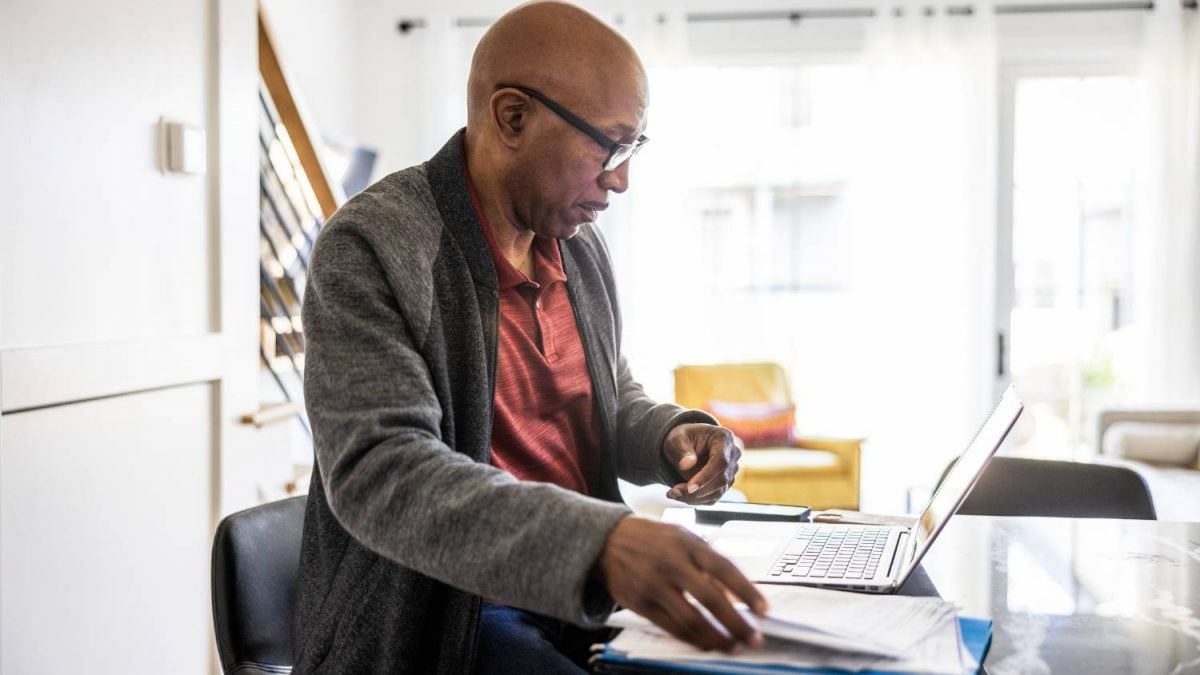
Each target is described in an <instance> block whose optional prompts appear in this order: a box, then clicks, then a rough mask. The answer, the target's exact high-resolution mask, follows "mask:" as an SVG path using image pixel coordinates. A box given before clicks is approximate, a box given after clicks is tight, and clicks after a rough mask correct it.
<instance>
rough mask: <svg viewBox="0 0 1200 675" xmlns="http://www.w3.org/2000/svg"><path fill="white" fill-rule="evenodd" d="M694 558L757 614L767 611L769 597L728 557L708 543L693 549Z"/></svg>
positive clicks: (702, 567) (699, 565)
mask: <svg viewBox="0 0 1200 675" xmlns="http://www.w3.org/2000/svg"><path fill="white" fill-rule="evenodd" d="M692 560H693V562H694V563H695V565H696V566H697V567H699V568H700V569H702V570H704V571H705V572H708V574H709V575H711V576H712V577H713V578H715V579H716V580H717V581H719V582H720V583H721V584H722V585H723V586H725V587H726V588H728V589H729V590H730V591H731V592H732V593H733V594H734V595H735V596H737V597H738V598H741V600H742V602H744V603H746V605H748V606H749V607H750V609H751V611H753V612H754V613H755V614H758V615H763V614H765V613H766V612H767V599H766V598H764V597H763V596H762V593H759V592H758V589H757V588H755V587H754V584H752V583H750V580H749V579H747V578H746V575H744V574H742V573H741V571H740V570H739V569H738V568H737V567H734V565H733V563H731V562H729V559H728V558H725V557H724V556H722V555H720V554H718V553H717V552H716V551H714V550H713V549H712V548H710V547H709V546H708V544H702V545H701V546H698V547H696V548H695V549H693V553H692Z"/></svg>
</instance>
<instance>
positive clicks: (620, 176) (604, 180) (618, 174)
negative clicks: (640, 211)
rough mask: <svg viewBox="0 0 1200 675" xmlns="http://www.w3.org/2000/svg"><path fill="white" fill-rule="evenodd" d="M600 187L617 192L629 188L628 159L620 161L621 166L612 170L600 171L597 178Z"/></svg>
mask: <svg viewBox="0 0 1200 675" xmlns="http://www.w3.org/2000/svg"><path fill="white" fill-rule="evenodd" d="M597 182H598V183H600V187H602V188H604V189H605V190H611V191H613V192H616V193H618V194H620V193H622V192H624V191H625V190H628V189H629V160H625V161H624V162H621V166H618V167H617V168H615V169H613V170H612V171H601V172H600V178H599V179H598V180H597Z"/></svg>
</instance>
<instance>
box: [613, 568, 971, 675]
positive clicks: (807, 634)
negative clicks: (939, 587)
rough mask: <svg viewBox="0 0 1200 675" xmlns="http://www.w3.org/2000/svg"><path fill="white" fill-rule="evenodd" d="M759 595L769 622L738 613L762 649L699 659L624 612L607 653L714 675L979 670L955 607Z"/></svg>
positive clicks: (790, 589) (767, 588)
mask: <svg viewBox="0 0 1200 675" xmlns="http://www.w3.org/2000/svg"><path fill="white" fill-rule="evenodd" d="M759 590H760V592H762V594H763V595H764V596H766V598H767V601H768V603H769V604H770V611H769V612H768V614H767V616H766V617H762V618H760V617H754V616H753V615H751V614H750V613H749V610H746V609H745V608H743V609H742V611H743V613H744V614H745V615H746V616H747V617H750V620H751V622H752V623H754V624H756V625H757V626H758V628H759V630H760V631H761V632H762V634H763V635H764V636H765V637H766V645H765V646H764V647H763V648H761V649H746V650H744V651H742V652H741V653H740V654H738V655H737V656H730V655H728V654H723V653H719V652H711V651H710V652H703V651H700V650H698V649H696V648H694V647H692V646H690V645H688V644H686V643H684V642H681V641H679V640H676V639H675V638H672V637H670V636H669V635H667V634H666V633H665V632H664V631H662V630H661V629H659V628H658V627H656V626H654V625H653V624H651V623H650V622H649V621H647V620H646V619H644V618H643V617H641V616H638V615H637V614H634V613H633V612H630V611H628V610H624V611H621V612H617V613H615V614H613V616H612V619H611V620H610V622H609V623H610V625H612V626H617V627H621V628H625V630H624V631H622V632H621V634H620V635H619V636H618V637H617V638H616V639H615V640H613V642H611V643H609V645H608V649H607V651H606V653H607V654H609V655H612V656H617V657H619V658H621V659H622V660H646V661H658V662H671V663H679V664H684V663H687V664H692V665H695V666H704V667H705V669H706V670H713V671H714V672H717V671H721V670H728V669H734V667H736V671H737V672H754V671H753V668H750V669H747V666H755V665H757V666H763V667H767V666H789V667H793V668H819V669H833V670H845V671H851V672H861V671H869V670H883V671H889V672H922V673H946V674H954V675H957V674H959V673H973V672H975V671H976V670H977V669H978V665H979V664H978V662H977V661H976V660H975V658H974V657H973V656H972V654H971V653H970V652H969V651H968V650H967V649H965V648H964V645H963V640H962V635H961V633H960V630H959V622H958V620H957V615H956V610H955V607H954V606H953V605H951V604H950V603H947V602H945V601H943V600H942V599H940V598H915V597H906V596H892V595H888V596H875V595H859V594H854V593H846V592H842V591H831V590H822V589H816V588H806V587H803V586H771V585H761V586H759ZM710 619H711V617H710ZM714 625H716V623H715V620H714ZM771 672H779V671H778V669H776V668H772V669H771Z"/></svg>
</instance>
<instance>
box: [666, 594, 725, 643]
mask: <svg viewBox="0 0 1200 675" xmlns="http://www.w3.org/2000/svg"><path fill="white" fill-rule="evenodd" d="M665 596H666V597H664V598H663V599H662V600H661V603H660V604H661V605H662V608H663V611H664V613H665V614H666V615H667V617H668V620H667V621H666V622H664V623H660V624H659V625H660V626H662V627H663V628H665V629H666V630H667V632H668V633H671V635H674V636H675V637H677V638H679V639H680V640H683V641H684V642H687V643H689V644H692V645H695V646H696V647H699V648H700V649H720V650H723V651H729V650H730V649H733V648H734V647H735V646H736V645H737V641H736V640H735V639H734V637H733V635H731V634H730V635H727V634H724V633H722V632H721V631H720V630H719V629H718V628H717V627H716V626H714V625H713V623H712V622H711V621H709V620H708V618H706V617H705V616H704V615H703V614H701V613H700V610H699V609H696V607H695V605H693V604H692V603H691V602H690V601H688V599H687V598H685V597H684V596H683V593H682V592H681V591H680V590H678V589H675V588H672V589H670V590H668V591H667V592H666V593H665Z"/></svg>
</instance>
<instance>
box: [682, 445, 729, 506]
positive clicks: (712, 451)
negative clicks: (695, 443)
mask: <svg viewBox="0 0 1200 675" xmlns="http://www.w3.org/2000/svg"><path fill="white" fill-rule="evenodd" d="M727 434H728V432H719V433H715V434H711V435H709V437H708V438H707V440H706V442H705V443H704V446H703V450H702V451H701V452H702V454H703V455H704V458H705V461H704V464H703V466H701V467H700V470H699V471H697V472H696V475H694V476H692V477H691V478H689V479H688V481H687V488H685V489H684V492H685V493H686V494H696V493H697V492H700V491H701V490H703V489H704V488H705V487H706V486H707V485H708V484H709V483H711V482H713V481H714V480H721V481H724V480H725V475H724V474H725V470H726V469H728V468H729V463H730V461H737V459H738V457H730V456H729V455H728V454H726V452H725V450H726V447H727V444H728V440H729V439H728V436H727ZM738 454H740V453H738Z"/></svg>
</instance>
